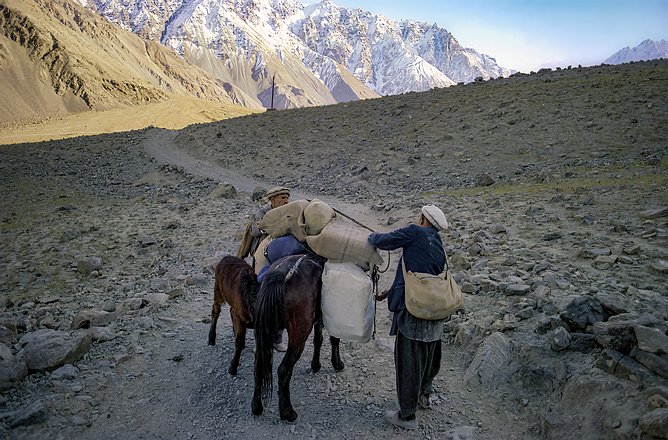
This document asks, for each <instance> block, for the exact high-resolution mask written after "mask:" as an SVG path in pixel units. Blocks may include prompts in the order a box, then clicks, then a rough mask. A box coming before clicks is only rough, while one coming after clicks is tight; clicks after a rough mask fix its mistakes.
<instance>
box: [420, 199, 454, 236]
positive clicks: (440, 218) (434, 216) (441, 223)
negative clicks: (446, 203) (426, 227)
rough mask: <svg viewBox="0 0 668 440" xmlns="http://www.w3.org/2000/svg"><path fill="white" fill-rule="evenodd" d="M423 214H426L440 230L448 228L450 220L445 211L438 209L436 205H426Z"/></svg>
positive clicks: (430, 221)
mask: <svg viewBox="0 0 668 440" xmlns="http://www.w3.org/2000/svg"><path fill="white" fill-rule="evenodd" d="M422 215H424V216H425V217H426V218H427V220H429V223H431V224H432V225H433V226H434V227H435V228H436V229H438V230H439V231H445V230H446V229H448V221H447V220H446V219H445V214H443V211H441V210H440V209H438V207H436V205H425V206H423V207H422Z"/></svg>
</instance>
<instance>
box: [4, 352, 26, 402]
mask: <svg viewBox="0 0 668 440" xmlns="http://www.w3.org/2000/svg"><path fill="white" fill-rule="evenodd" d="M27 374H28V369H27V367H26V363H25V362H24V361H23V359H20V358H19V359H17V358H16V357H15V356H14V355H13V354H12V351H11V350H10V348H9V347H7V346H6V345H5V344H2V343H0V392H2V391H5V390H8V389H10V388H11V387H13V386H15V385H17V384H18V383H19V382H21V380H23V378H24V377H25V376H26V375H27Z"/></svg>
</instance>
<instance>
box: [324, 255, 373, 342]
mask: <svg viewBox="0 0 668 440" xmlns="http://www.w3.org/2000/svg"><path fill="white" fill-rule="evenodd" d="M320 304H321V310H322V323H323V325H324V326H325V328H326V329H327V332H328V333H329V334H330V336H334V337H335V338H340V339H343V340H345V341H352V342H361V343H366V342H369V340H370V339H371V335H372V333H373V321H374V315H375V312H376V302H375V300H374V298H373V289H372V283H371V277H369V275H367V274H366V273H365V272H364V271H363V270H362V268H360V267H358V266H357V265H355V264H353V263H332V262H331V261H327V262H326V263H325V268H324V269H323V272H322V293H321V300H320Z"/></svg>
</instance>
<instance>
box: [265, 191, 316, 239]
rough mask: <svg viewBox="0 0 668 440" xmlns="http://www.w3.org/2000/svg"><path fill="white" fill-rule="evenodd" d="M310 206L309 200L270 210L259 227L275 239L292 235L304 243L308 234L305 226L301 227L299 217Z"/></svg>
mask: <svg viewBox="0 0 668 440" xmlns="http://www.w3.org/2000/svg"><path fill="white" fill-rule="evenodd" d="M308 204H309V202H308V200H295V201H294V202H290V203H288V204H285V205H283V206H279V207H278V208H274V209H270V210H269V212H267V213H266V214H265V216H264V217H262V220H260V223H258V226H259V227H260V229H262V230H263V231H264V232H266V233H267V234H269V235H270V236H271V237H273V238H276V237H282V236H283V235H287V234H292V235H294V236H295V238H297V240H299V241H301V242H303V241H304V239H305V238H306V232H305V231H304V227H303V226H299V217H300V216H301V215H302V212H303V211H304V208H306V206H307V205H308Z"/></svg>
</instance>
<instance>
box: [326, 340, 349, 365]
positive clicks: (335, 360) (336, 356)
mask: <svg viewBox="0 0 668 440" xmlns="http://www.w3.org/2000/svg"><path fill="white" fill-rule="evenodd" d="M329 342H330V343H331V344H332V366H333V367H334V370H335V371H342V370H343V368H344V367H345V365H344V364H343V361H342V360H341V354H340V353H339V343H340V342H341V340H340V339H339V338H335V337H334V336H330V337H329Z"/></svg>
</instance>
